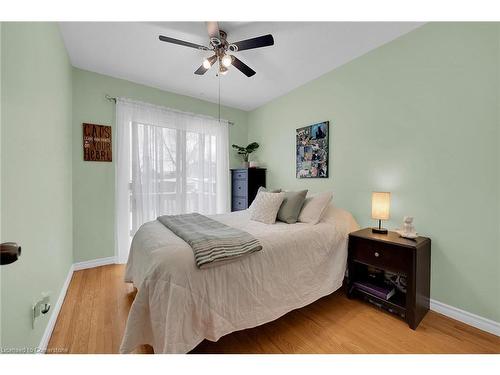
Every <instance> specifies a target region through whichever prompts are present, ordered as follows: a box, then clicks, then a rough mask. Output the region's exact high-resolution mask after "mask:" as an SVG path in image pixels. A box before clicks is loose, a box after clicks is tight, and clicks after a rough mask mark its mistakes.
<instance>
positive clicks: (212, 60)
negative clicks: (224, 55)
mask: <svg viewBox="0 0 500 375" xmlns="http://www.w3.org/2000/svg"><path fill="white" fill-rule="evenodd" d="M216 60H217V55H213V56H210V57H209V58H208V61H210V68H211V67H212V65H214V62H215V61H216ZM210 68H208V69H210ZM208 69H207V68H205V67H204V66H203V64H201V66H200V67H199V68H198V69H196V71H195V72H194V74H198V75H199V76H202V75H203V74H205V73H206V72H207V71H208Z"/></svg>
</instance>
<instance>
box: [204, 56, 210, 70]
mask: <svg viewBox="0 0 500 375" xmlns="http://www.w3.org/2000/svg"><path fill="white" fill-rule="evenodd" d="M203 67H204V68H205V69H210V68H211V67H212V63H211V62H210V60H209V59H208V58H206V59H205V60H203Z"/></svg>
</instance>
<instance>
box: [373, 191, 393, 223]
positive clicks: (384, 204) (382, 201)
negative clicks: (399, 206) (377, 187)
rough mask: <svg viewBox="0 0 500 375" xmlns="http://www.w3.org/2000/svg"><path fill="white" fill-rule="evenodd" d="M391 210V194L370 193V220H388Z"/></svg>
mask: <svg viewBox="0 0 500 375" xmlns="http://www.w3.org/2000/svg"><path fill="white" fill-rule="evenodd" d="M390 208H391V193H387V192H379V191H374V192H373V193H372V219H375V220H388V219H389V210H390Z"/></svg>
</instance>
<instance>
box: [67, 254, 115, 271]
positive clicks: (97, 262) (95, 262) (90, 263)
mask: <svg viewBox="0 0 500 375" xmlns="http://www.w3.org/2000/svg"><path fill="white" fill-rule="evenodd" d="M115 263H116V257H108V258H99V259H92V260H86V261H84V262H78V263H75V264H73V270H75V271H79V270H85V269H87V268H94V267H99V266H106V265H108V264H115Z"/></svg>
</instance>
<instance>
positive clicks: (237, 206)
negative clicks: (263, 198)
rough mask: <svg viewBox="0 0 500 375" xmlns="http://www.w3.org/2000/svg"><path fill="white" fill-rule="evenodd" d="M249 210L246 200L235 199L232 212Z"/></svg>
mask: <svg viewBox="0 0 500 375" xmlns="http://www.w3.org/2000/svg"><path fill="white" fill-rule="evenodd" d="M247 208H248V207H247V199H246V198H239V197H233V202H232V211H241V210H246V209H247Z"/></svg>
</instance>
